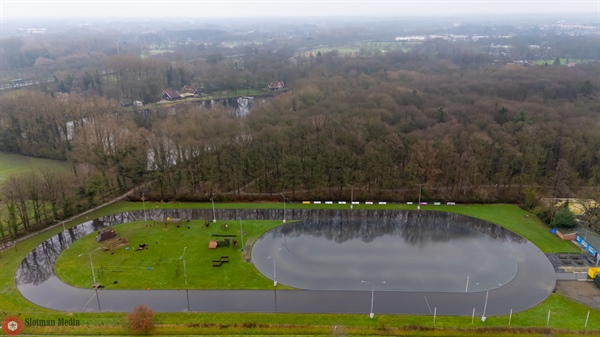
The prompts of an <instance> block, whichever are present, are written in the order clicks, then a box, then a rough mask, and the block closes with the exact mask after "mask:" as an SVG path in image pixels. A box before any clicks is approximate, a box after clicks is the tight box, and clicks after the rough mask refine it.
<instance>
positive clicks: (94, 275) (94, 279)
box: [89, 247, 102, 286]
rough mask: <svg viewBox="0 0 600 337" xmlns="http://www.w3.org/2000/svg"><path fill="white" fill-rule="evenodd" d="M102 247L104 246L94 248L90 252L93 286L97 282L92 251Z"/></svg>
mask: <svg viewBox="0 0 600 337" xmlns="http://www.w3.org/2000/svg"><path fill="white" fill-rule="evenodd" d="M100 248H102V247H98V248H96V249H94V250H92V251H91V252H90V253H89V256H90V267H91V268H92V281H93V282H94V283H92V286H93V285H95V284H96V273H94V262H93V261H92V253H94V252H95V251H97V250H98V249H100Z"/></svg>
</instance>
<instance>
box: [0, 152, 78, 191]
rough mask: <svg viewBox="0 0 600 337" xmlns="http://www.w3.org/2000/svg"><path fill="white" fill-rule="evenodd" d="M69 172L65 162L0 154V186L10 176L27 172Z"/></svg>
mask: <svg viewBox="0 0 600 337" xmlns="http://www.w3.org/2000/svg"><path fill="white" fill-rule="evenodd" d="M41 167H43V168H45V169H50V170H57V171H63V172H69V170H70V166H69V164H68V163H67V162H66V161H60V160H52V159H43V158H34V157H27V156H23V155H20V154H13V153H6V152H0V184H1V183H2V181H4V180H6V179H7V178H8V177H9V176H10V175H12V174H19V173H25V172H29V171H33V172H38V171H39V168H41Z"/></svg>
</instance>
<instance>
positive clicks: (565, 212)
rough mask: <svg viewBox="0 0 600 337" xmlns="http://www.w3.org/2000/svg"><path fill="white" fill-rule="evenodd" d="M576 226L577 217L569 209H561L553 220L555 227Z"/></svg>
mask: <svg viewBox="0 0 600 337" xmlns="http://www.w3.org/2000/svg"><path fill="white" fill-rule="evenodd" d="M576 224H577V219H576V218H575V215H573V213H572V212H571V211H570V210H569V209H568V208H567V207H564V208H561V209H560V210H559V211H558V212H556V215H555V216H554V219H552V226H553V227H560V228H573V227H575V225H576Z"/></svg>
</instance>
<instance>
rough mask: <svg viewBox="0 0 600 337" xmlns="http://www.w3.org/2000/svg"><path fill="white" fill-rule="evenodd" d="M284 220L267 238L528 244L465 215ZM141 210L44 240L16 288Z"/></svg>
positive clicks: (342, 213) (249, 216)
mask: <svg viewBox="0 0 600 337" xmlns="http://www.w3.org/2000/svg"><path fill="white" fill-rule="evenodd" d="M146 217H147V219H154V220H164V219H166V218H167V217H171V218H180V219H182V220H188V219H197V220H203V219H212V209H193V210H189V209H149V210H146ZM286 218H287V219H289V220H292V219H302V221H298V222H288V223H287V224H285V225H284V226H280V227H277V228H276V229H274V230H272V231H270V232H269V234H267V235H272V236H274V237H283V236H288V237H297V236H300V235H303V234H309V235H313V236H315V237H324V238H327V239H328V240H332V241H335V242H338V243H343V242H346V241H349V240H355V239H360V240H362V241H364V242H371V241H373V240H374V239H375V238H377V237H379V236H383V235H398V236H401V237H403V238H404V239H405V240H406V242H410V243H414V244H426V243H427V242H429V241H448V240H452V239H455V238H459V237H465V236H468V235H473V233H470V232H469V231H468V230H466V229H473V230H476V231H478V232H481V233H484V234H486V235H488V236H490V237H492V238H494V239H497V240H502V241H513V242H517V243H524V242H526V240H525V239H524V238H522V237H520V236H518V235H516V234H514V233H512V232H510V231H508V230H506V229H504V228H502V227H499V226H496V225H494V224H491V223H489V222H486V221H483V220H479V219H475V218H471V217H468V216H464V215H460V214H453V213H444V212H435V211H394V210H382V211H376V210H352V211H350V210H310V209H288V210H287V211H286ZM143 219H144V212H143V211H133V212H125V213H120V214H113V215H108V216H104V217H101V218H98V219H93V220H91V221H87V222H85V223H82V224H79V225H77V226H74V227H71V228H69V229H68V230H67V233H59V234H57V235H55V236H54V237H52V238H50V239H48V240H46V241H44V242H43V243H42V244H41V245H39V246H38V247H36V248H35V249H34V250H33V251H32V252H31V253H29V254H28V255H27V256H26V257H25V259H24V260H23V262H22V263H21V265H20V266H19V269H18V270H17V275H16V281H17V284H29V283H32V284H39V283H41V282H44V281H45V280H47V279H48V278H49V277H50V276H52V275H54V262H55V261H56V259H57V258H58V255H59V254H60V252H62V251H63V250H65V249H66V248H67V246H68V245H69V244H71V243H73V242H75V241H76V240H78V239H80V238H82V237H84V236H86V235H88V234H90V233H92V232H97V231H99V230H101V229H103V228H106V227H109V226H114V225H117V224H121V223H127V222H132V221H142V220H143ZM217 219H227V220H236V219H242V220H273V219H283V210H282V209H243V210H237V209H220V210H218V212H217Z"/></svg>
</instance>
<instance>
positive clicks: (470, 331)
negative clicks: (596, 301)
mask: <svg viewBox="0 0 600 337" xmlns="http://www.w3.org/2000/svg"><path fill="white" fill-rule="evenodd" d="M146 206H147V207H155V206H158V207H159V208H204V209H208V208H210V207H211V205H210V204H186V203H171V204H167V203H146ZM217 207H218V208H281V207H282V205H281V204H267V203H265V204H262V203H259V204H218V205H217ZM287 207H315V206H314V205H307V206H305V205H298V204H288V205H287ZM339 207H342V206H338V205H322V208H339ZM360 207H361V208H378V209H390V208H394V207H395V208H396V209H399V208H409V206H406V205H361V206H360ZM435 207H436V209H440V210H453V211H455V212H457V213H462V214H470V215H472V216H478V215H479V216H483V217H486V220H488V221H493V222H496V221H499V222H501V224H502V225H504V226H505V227H507V228H509V227H512V228H509V229H511V230H515V231H522V232H523V233H527V235H525V236H526V237H527V238H528V239H530V240H531V241H533V242H534V243H535V242H536V241H537V242H538V243H540V244H542V245H543V246H545V247H546V248H542V250H544V251H546V250H552V251H554V250H557V251H560V250H563V249H562V248H559V247H563V246H562V241H561V240H558V238H556V237H555V236H553V235H550V233H548V229H547V228H546V227H544V226H542V225H541V224H540V223H539V221H538V220H536V219H532V217H531V216H530V217H529V218H524V217H523V214H526V212H524V211H523V210H521V209H519V208H518V207H515V206H511V205H457V206H443V207H440V206H435ZM438 207H439V208H438ZM446 207H447V209H446ZM141 208H142V205H141V204H140V203H124V202H123V203H117V204H113V205H110V206H108V207H105V208H103V209H100V210H97V211H95V212H93V213H91V214H88V215H86V216H84V217H82V218H80V219H76V220H74V221H72V222H69V223H67V226H68V227H69V226H74V225H75V224H78V223H80V222H82V221H84V220H85V218H86V217H87V218H90V219H91V218H95V217H100V216H104V215H108V214H113V213H118V212H123V211H128V210H135V209H141ZM430 208H434V206H424V207H423V209H430ZM413 209H414V206H413ZM232 225H233V223H232ZM244 228H245V227H244ZM232 229H233V227H232V228H230V230H232ZM245 229H246V228H245ZM182 230H183V229H182ZM185 230H187V229H185ZM59 231H62V228H54V229H52V230H50V231H47V232H44V233H41V234H39V235H37V236H35V237H32V238H30V239H28V240H25V241H23V242H21V243H19V244H17V246H16V247H15V248H11V249H10V250H9V251H4V252H2V253H1V255H0V271H1V272H0V307H1V309H2V316H1V317H0V318H4V317H6V316H7V315H11V314H14V315H16V314H17V313H18V314H20V315H21V317H36V318H43V319H57V318H59V317H65V316H68V317H72V318H74V319H78V320H80V322H81V326H79V327H45V328H43V327H38V328H32V327H29V328H25V329H24V330H23V332H22V333H23V334H43V335H47V334H54V335H98V334H115V335H129V334H131V333H132V331H130V330H128V328H127V327H126V322H127V319H126V316H127V315H126V313H110V312H103V313H64V312H58V311H53V310H48V309H45V308H41V307H38V306H36V305H33V304H32V303H30V302H28V301H27V300H25V299H24V298H23V297H21V296H20V295H18V291H17V289H16V286H15V284H14V274H15V272H16V270H17V267H18V266H19V264H20V263H21V261H22V259H23V258H24V257H25V255H26V254H27V253H29V252H30V251H31V250H32V249H33V248H35V247H36V246H37V245H39V244H40V243H41V242H43V241H44V240H46V239H47V238H49V237H51V236H52V235H55V234H56V233H58V232H59ZM248 231H249V229H248ZM528 235H529V236H528ZM538 243H536V244H538ZM159 245H160V243H159ZM569 245H570V246H572V245H571V244H570V243H569ZM201 246H204V243H202V244H201ZM540 248H541V247H540ZM73 249H75V248H73ZM152 249H153V248H151V250H152ZM188 249H189V248H188ZM564 250H565V251H567V249H564ZM568 251H579V250H578V249H576V248H574V246H572V247H570V248H569V250H568ZM148 252H150V251H148ZM143 253H144V252H140V253H133V254H143ZM98 254H103V253H102V252H100V251H98V252H95V253H93V256H94V258H97V257H98ZM76 258H78V259H82V258H83V261H80V263H81V266H82V269H83V268H86V269H87V268H88V266H89V264H88V262H89V257H88V258H86V257H85V256H82V257H79V256H77V257H76ZM83 266H85V267H83ZM88 270H89V269H88ZM89 278H90V276H89V271H88V277H87V279H89ZM86 287H87V286H86ZM549 310H550V312H551V320H550V324H549V326H547V325H546V322H547V315H548V311H549ZM588 312H590V316H589V321H588V327H587V329H585V330H584V328H583V326H584V323H585V319H586V316H587V314H588ZM508 320H509V317H508V316H507V315H503V316H495V317H488V319H487V321H486V322H485V323H483V322H481V321H480V320H479V319H477V318H475V320H474V322H473V323H472V321H471V317H450V316H439V317H437V320H436V323H435V324H434V323H433V319H432V317H431V316H410V315H376V316H375V318H374V319H369V318H368V315H367V314H366V313H365V314H360V315H359V314H357V315H338V314H315V315H308V314H269V313H264V314H258V313H238V314H235V315H232V314H226V313H196V312H194V313H157V314H156V316H155V323H156V324H157V326H156V327H155V328H154V329H153V330H151V331H150V333H153V334H163V335H182V334H202V335H220V336H225V335H256V336H266V335H269V336H276V335H313V336H314V335H323V336H325V335H333V332H334V326H338V328H337V334H338V335H361V336H376V335H378V336H379V335H396V336H397V335H402V336H481V335H486V336H515V335H518V336H520V337H526V336H550V335H552V336H582V335H586V336H600V311H598V310H593V309H590V308H588V307H586V306H584V305H581V304H577V303H574V302H572V301H570V300H569V299H567V298H565V297H562V296H560V295H557V294H552V295H550V297H549V298H548V299H547V300H546V301H544V302H543V303H541V304H540V305H538V306H536V307H534V308H532V309H530V310H527V311H524V312H520V313H515V314H513V316H512V322H511V325H510V326H509V325H508Z"/></svg>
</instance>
